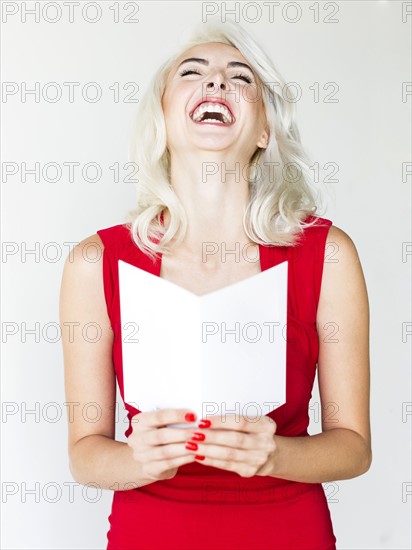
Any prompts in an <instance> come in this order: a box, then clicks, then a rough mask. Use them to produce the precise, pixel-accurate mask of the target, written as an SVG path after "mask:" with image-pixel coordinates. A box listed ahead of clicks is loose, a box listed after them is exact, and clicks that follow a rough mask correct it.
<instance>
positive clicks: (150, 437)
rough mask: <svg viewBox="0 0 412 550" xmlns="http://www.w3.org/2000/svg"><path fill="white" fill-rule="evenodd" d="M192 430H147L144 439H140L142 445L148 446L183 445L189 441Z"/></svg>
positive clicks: (163, 428)
mask: <svg viewBox="0 0 412 550" xmlns="http://www.w3.org/2000/svg"><path fill="white" fill-rule="evenodd" d="M194 431H195V430H194V429H193V428H188V429H184V428H167V427H162V428H161V429H159V430H156V429H154V430H148V431H147V432H145V434H144V437H143V436H142V437H141V441H142V443H144V445H148V446H152V447H154V446H157V445H169V444H170V443H179V442H180V443H185V442H186V441H189V440H190V439H191V438H192V436H193V433H194Z"/></svg>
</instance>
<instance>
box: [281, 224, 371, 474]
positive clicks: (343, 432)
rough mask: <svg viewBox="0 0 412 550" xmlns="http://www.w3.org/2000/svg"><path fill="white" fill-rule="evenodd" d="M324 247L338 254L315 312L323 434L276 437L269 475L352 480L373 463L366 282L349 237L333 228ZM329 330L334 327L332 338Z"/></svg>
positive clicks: (327, 264) (327, 269)
mask: <svg viewBox="0 0 412 550" xmlns="http://www.w3.org/2000/svg"><path fill="white" fill-rule="evenodd" d="M328 243H334V244H333V246H334V247H335V249H336V250H337V252H336V254H334V255H333V258H332V257H331V258H330V260H337V261H335V262H334V261H329V262H328V261H327V262H325V263H324V271H323V277H322V287H321V294H320V300H319V305H318V312H317V324H318V331H319V346H320V348H319V360H318V381H319V393H320V398H321V403H322V433H320V434H316V435H313V436H309V437H284V436H277V435H275V436H274V437H275V441H276V445H277V451H276V453H275V454H276V456H275V457H274V458H275V460H274V461H273V468H272V471H271V475H272V476H273V477H279V478H283V479H290V480H293V481H301V482H306V483H324V482H327V481H333V480H338V479H350V478H353V477H356V476H359V475H361V474H363V473H365V472H366V471H367V470H368V469H369V468H370V465H371V462H372V449H371V431H370V418H369V387H370V371H369V304H368V297H367V290H366V285H365V280H364V277H363V272H362V267H361V264H360V261H359V257H358V254H357V251H356V248H355V245H354V243H353V242H352V240H351V239H350V237H349V236H348V235H347V234H346V233H344V232H343V231H342V230H341V229H339V228H337V227H334V226H331V228H330V229H329V233H328V238H327V243H326V245H328ZM326 252H328V250H326ZM329 252H330V250H329ZM331 323H333V325H331ZM331 326H332V327H333V326H335V327H336V333H335V334H334V336H332V337H331ZM331 340H337V341H335V342H333V341H331ZM335 411H336V414H333V413H334V412H335Z"/></svg>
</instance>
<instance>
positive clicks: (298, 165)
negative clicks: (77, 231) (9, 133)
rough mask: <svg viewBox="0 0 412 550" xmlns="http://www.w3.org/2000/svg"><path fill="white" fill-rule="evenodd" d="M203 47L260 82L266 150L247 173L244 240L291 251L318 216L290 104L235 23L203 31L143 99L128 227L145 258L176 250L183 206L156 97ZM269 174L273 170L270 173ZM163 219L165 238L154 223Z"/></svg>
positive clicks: (154, 80)
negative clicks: (182, 62)
mask: <svg viewBox="0 0 412 550" xmlns="http://www.w3.org/2000/svg"><path fill="white" fill-rule="evenodd" d="M209 42H220V43H223V44H228V45H230V46H233V47H235V48H236V49H237V50H238V51H239V52H240V53H241V54H242V55H243V57H244V58H245V59H246V60H247V61H248V62H249V63H250V65H251V66H252V68H253V70H254V72H255V74H256V75H257V77H258V79H259V80H260V86H261V93H262V99H263V105H264V109H265V113H266V120H267V123H268V128H269V142H268V146H267V148H266V149H260V148H258V149H257V150H256V151H255V153H254V154H253V156H252V158H251V160H250V165H249V169H248V179H249V203H248V205H247V208H246V209H245V212H244V216H243V226H244V229H245V232H246V234H247V235H248V237H249V238H250V239H251V240H252V241H253V242H255V243H259V244H262V245H270V244H272V245H273V244H276V245H278V246H293V245H295V244H296V243H297V240H298V239H299V236H300V235H301V234H302V233H303V231H304V229H305V228H306V227H310V226H312V225H314V224H315V223H316V221H317V220H316V219H314V220H312V221H311V222H305V220H306V219H307V218H308V216H313V215H314V214H315V212H316V211H317V210H318V207H317V204H316V203H317V200H318V199H317V197H316V198H315V195H316V193H315V189H314V188H313V187H312V175H311V172H310V164H311V162H310V159H309V158H308V156H307V154H306V152H305V150H304V149H303V147H302V145H301V141H300V135H299V131H298V128H297V125H296V110H295V104H294V103H293V102H290V101H287V100H285V99H284V98H283V95H282V90H283V89H284V86H285V81H284V79H283V78H282V76H281V75H280V74H279V72H278V71H277V70H276V68H275V67H274V66H273V64H272V62H271V60H270V59H269V58H268V56H267V55H266V54H265V52H264V51H263V50H262V48H261V47H260V46H259V45H258V44H257V42H256V41H255V40H254V39H253V38H252V37H251V36H250V35H249V34H248V33H247V32H246V31H245V30H244V29H243V28H242V27H241V26H240V25H238V24H237V23H235V22H232V21H229V22H226V23H220V22H208V23H206V24H205V23H202V24H201V25H200V26H199V28H198V29H197V30H196V31H195V33H194V34H193V35H192V37H191V38H190V39H189V41H188V42H186V44H185V45H184V47H183V48H182V49H181V50H180V51H179V52H178V53H176V54H175V55H173V56H172V57H171V58H169V60H168V61H166V62H165V63H163V65H162V66H161V67H160V68H159V70H158V71H157V72H156V74H155V75H154V77H153V78H152V80H151V82H150V84H149V86H148V89H147V91H146V93H145V95H144V97H143V98H142V101H141V103H140V106H139V111H138V116H137V120H136V126H135V132H134V139H133V142H132V144H131V151H130V153H131V154H130V157H131V160H132V161H133V162H136V163H137V165H138V169H139V172H138V178H139V182H138V184H137V206H136V208H135V209H134V210H131V211H129V212H128V216H129V220H128V221H127V222H126V224H125V225H127V226H128V227H129V229H130V231H131V235H132V239H133V241H134V242H135V243H136V245H137V246H138V247H139V248H140V249H141V250H142V251H143V252H144V253H145V254H147V255H148V256H149V257H151V258H152V259H155V257H156V256H157V254H158V253H159V252H160V253H161V254H163V253H165V252H168V251H169V250H170V249H171V246H168V245H169V243H170V241H171V240H172V239H173V238H175V239H176V244H178V243H180V242H181V241H182V240H183V238H184V235H185V233H186V230H187V218H186V214H185V211H184V209H183V206H182V204H181V202H180V200H179V198H178V196H177V195H176V193H175V192H174V190H173V187H172V184H171V182H170V178H169V173H170V154H169V150H168V148H167V143H166V125H165V119H164V116H163V110H162V103H161V100H162V96H163V92H164V90H165V85H166V81H167V77H168V75H169V73H170V71H171V69H172V67H173V66H174V64H175V62H176V61H177V59H178V58H179V57H180V56H181V55H182V54H183V53H184V52H185V51H186V50H188V49H189V48H192V47H193V46H196V45H199V44H205V43H209ZM273 167H276V169H275V170H273ZM166 209H167V210H168V211H169V215H170V223H169V226H168V228H167V230H166V231H165V230H164V229H165V228H164V227H163V226H162V224H161V223H160V215H161V213H162V212H163V211H165V210H166Z"/></svg>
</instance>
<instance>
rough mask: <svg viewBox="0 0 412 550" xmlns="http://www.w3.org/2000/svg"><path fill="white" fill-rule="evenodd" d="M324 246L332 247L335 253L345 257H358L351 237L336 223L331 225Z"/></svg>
mask: <svg viewBox="0 0 412 550" xmlns="http://www.w3.org/2000/svg"><path fill="white" fill-rule="evenodd" d="M326 246H328V247H334V248H335V250H336V252H337V255H341V256H342V257H343V256H345V257H347V258H352V259H354V258H358V260H359V256H358V251H357V249H356V246H355V243H354V242H353V240H352V238H351V237H350V236H349V235H348V234H347V233H346V232H345V231H343V230H342V229H340V228H339V227H337V226H336V225H331V226H330V228H329V231H328V235H327V237H326ZM335 263H337V262H335Z"/></svg>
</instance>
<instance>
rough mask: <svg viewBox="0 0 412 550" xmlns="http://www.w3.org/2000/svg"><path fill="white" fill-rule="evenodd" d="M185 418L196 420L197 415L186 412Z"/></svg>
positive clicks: (190, 420)
mask: <svg viewBox="0 0 412 550" xmlns="http://www.w3.org/2000/svg"><path fill="white" fill-rule="evenodd" d="M185 420H186V422H195V420H196V415H195V414H193V413H186V414H185Z"/></svg>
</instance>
